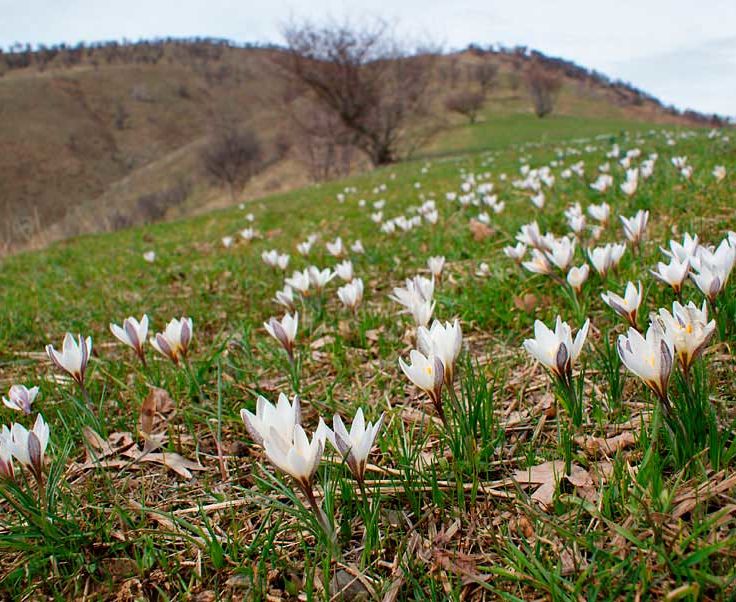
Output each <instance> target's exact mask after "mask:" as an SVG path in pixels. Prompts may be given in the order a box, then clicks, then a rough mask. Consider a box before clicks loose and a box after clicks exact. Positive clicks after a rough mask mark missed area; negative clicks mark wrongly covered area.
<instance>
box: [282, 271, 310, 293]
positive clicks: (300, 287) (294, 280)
mask: <svg viewBox="0 0 736 602" xmlns="http://www.w3.org/2000/svg"><path fill="white" fill-rule="evenodd" d="M284 282H285V283H286V284H287V285H288V286H290V287H291V288H293V289H294V290H295V291H298V292H299V293H300V294H302V295H306V294H307V293H308V292H309V285H310V284H311V283H312V279H311V278H310V277H309V270H304V271H302V272H300V271H299V270H296V271H295V272H294V273H293V274H292V275H291V278H285V279H284Z"/></svg>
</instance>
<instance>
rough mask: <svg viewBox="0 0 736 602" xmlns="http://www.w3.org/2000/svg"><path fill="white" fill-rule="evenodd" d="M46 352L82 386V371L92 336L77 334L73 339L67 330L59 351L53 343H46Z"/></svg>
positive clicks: (84, 368)
mask: <svg viewBox="0 0 736 602" xmlns="http://www.w3.org/2000/svg"><path fill="white" fill-rule="evenodd" d="M46 353H47V354H48V356H49V358H50V359H51V361H52V362H54V364H56V366H57V367H58V368H61V369H62V370H63V371H64V372H66V373H68V374H69V376H71V377H72V378H73V379H74V380H75V381H77V383H79V385H80V386H82V387H84V373H85V371H86V370H87V362H89V357H90V355H91V354H92V337H87V338H86V339H82V336H81V335H77V339H76V340H75V339H74V337H73V336H72V335H71V333H69V332H67V333H66V335H65V336H64V342H63V343H62V350H61V353H59V352H58V351H56V350H55V349H54V347H53V345H46Z"/></svg>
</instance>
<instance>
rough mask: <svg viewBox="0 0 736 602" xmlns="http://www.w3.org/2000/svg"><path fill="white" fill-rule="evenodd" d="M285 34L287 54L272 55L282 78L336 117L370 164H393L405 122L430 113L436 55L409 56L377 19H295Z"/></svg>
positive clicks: (405, 133)
mask: <svg viewBox="0 0 736 602" xmlns="http://www.w3.org/2000/svg"><path fill="white" fill-rule="evenodd" d="M284 37H285V38H286V43H287V51H286V53H284V54H278V55H276V58H275V60H276V61H277V62H278V64H279V65H280V66H281V67H282V70H283V73H284V74H285V75H286V76H287V78H288V79H290V80H292V81H293V82H296V83H297V84H299V85H300V86H301V87H303V88H305V89H306V90H308V95H307V96H308V100H309V101H310V102H312V103H313V104H314V105H315V106H317V107H319V108H320V110H321V111H325V112H328V113H331V114H333V115H335V116H336V117H337V118H338V120H339V122H340V123H341V124H342V126H343V127H344V129H345V130H346V132H348V133H349V135H350V138H351V140H350V142H351V144H352V145H353V146H355V147H356V148H358V149H359V150H361V151H362V152H363V153H365V155H366V156H367V157H368V158H369V159H370V161H371V163H372V164H373V165H385V164H388V163H392V162H394V161H396V160H397V159H398V157H399V156H400V154H401V152H402V146H403V145H404V144H405V142H406V138H407V136H408V135H409V128H408V127H407V126H408V124H409V121H410V120H412V119H414V118H417V119H418V118H420V117H421V116H422V115H424V114H425V113H426V111H427V96H428V95H427V89H428V86H429V84H430V76H431V71H432V65H433V56H432V55H431V54H429V53H427V54H424V55H419V54H415V55H412V54H410V53H409V52H408V51H406V50H405V49H403V48H401V47H400V45H399V44H398V43H397V42H396V41H395V40H394V39H393V38H392V36H391V35H390V34H389V32H388V30H387V28H386V26H385V24H382V23H378V24H375V25H372V26H371V25H368V26H365V27H362V28H356V27H353V26H351V25H349V24H327V25H324V26H320V27H317V26H314V25H311V24H309V23H300V24H295V25H291V26H289V27H287V28H286V29H285V31H284Z"/></svg>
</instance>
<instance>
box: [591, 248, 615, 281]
mask: <svg viewBox="0 0 736 602" xmlns="http://www.w3.org/2000/svg"><path fill="white" fill-rule="evenodd" d="M611 252H612V248H611V245H605V246H604V247H595V248H593V249H588V258H589V259H590V263H591V264H593V267H594V268H595V271H596V272H598V274H599V275H600V276H601V278H605V277H606V274H608V271H609V270H610V269H611V268H612V267H613V259H612V258H611Z"/></svg>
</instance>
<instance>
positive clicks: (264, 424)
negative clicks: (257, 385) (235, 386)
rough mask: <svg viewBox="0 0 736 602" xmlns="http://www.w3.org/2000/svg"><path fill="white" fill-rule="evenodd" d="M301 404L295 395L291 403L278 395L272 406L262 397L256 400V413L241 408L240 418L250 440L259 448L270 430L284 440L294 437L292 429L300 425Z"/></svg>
mask: <svg viewBox="0 0 736 602" xmlns="http://www.w3.org/2000/svg"><path fill="white" fill-rule="evenodd" d="M301 416H302V415H301V404H300V402H299V396H298V395H295V396H294V399H293V401H292V402H291V403H289V398H288V397H287V396H286V395H284V394H283V393H279V399H278V401H277V402H276V405H275V406H274V405H273V404H272V403H271V402H270V401H268V399H266V398H265V397H263V396H262V395H259V396H258V399H257V400H256V413H255V414H253V413H252V412H250V411H249V410H246V409H245V408H243V409H242V410H240V418H241V419H242V420H243V423H244V424H245V428H246V430H247V431H248V434H249V435H250V437H251V439H253V441H254V442H255V443H257V444H258V445H260V446H263V440H264V439H265V438H266V436H267V435H268V433H269V432H270V430H271V428H274V429H276V431H277V432H278V433H279V434H280V435H281V436H282V437H283V438H284V439H285V440H286V441H291V439H292V438H293V436H294V427H295V426H296V425H297V424H301Z"/></svg>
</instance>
